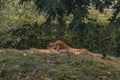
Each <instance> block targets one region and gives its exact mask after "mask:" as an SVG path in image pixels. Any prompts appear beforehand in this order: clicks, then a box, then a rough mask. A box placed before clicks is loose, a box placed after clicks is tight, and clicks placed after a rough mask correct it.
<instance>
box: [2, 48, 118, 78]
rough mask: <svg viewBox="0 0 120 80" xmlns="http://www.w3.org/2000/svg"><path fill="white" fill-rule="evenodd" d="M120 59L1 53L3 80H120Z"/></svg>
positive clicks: (7, 51) (11, 50) (12, 51)
mask: <svg viewBox="0 0 120 80" xmlns="http://www.w3.org/2000/svg"><path fill="white" fill-rule="evenodd" d="M119 66H120V62H119V58H118V59H117V58H114V57H109V59H107V60H104V59H101V58H99V57H94V58H93V57H91V56H88V55H78V56H75V55H71V56H68V55H67V54H57V53H53V54H42V53H33V54H30V53H28V52H24V53H20V52H19V51H18V50H15V49H3V50H0V79H1V80H44V79H42V78H45V77H47V78H48V79H45V80H103V78H107V80H119V79H120V67H119Z"/></svg>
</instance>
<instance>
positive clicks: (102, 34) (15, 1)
mask: <svg viewBox="0 0 120 80" xmlns="http://www.w3.org/2000/svg"><path fill="white" fill-rule="evenodd" d="M0 4H1V5H0V47H1V48H17V49H28V48H30V47H37V48H46V45H47V44H48V43H49V42H51V41H55V40H58V39H61V40H63V41H64V42H65V43H67V44H68V45H70V46H71V47H76V48H86V49H88V50H90V51H91V52H97V53H103V52H104V53H107V54H112V55H116V56H120V54H119V53H120V50H119V48H120V5H119V4H120V0H1V1H0Z"/></svg>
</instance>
